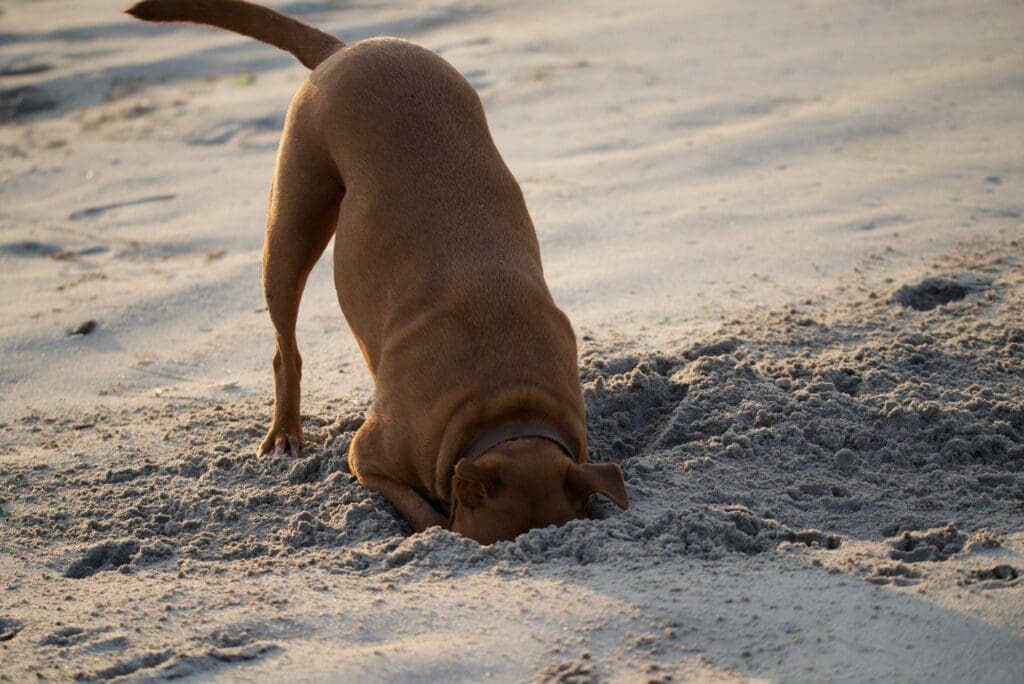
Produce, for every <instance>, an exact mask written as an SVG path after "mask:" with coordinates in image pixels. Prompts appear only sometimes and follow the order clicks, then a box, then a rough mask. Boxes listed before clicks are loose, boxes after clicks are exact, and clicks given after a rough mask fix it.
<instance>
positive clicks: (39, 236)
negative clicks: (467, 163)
mask: <svg viewBox="0 0 1024 684" xmlns="http://www.w3.org/2000/svg"><path fill="white" fill-rule="evenodd" d="M276 6H278V7H280V8H282V9H284V10H286V11H288V12H290V13H294V14H298V15H299V16H302V17H303V18H304V19H306V20H307V21H310V22H313V23H316V24H317V25H319V26H322V27H325V28H326V29H328V30H331V31H333V32H334V33H336V34H338V35H340V36H342V37H344V38H346V39H349V40H352V39H356V38H360V37H365V36H370V35H379V34H393V35H401V36H403V37H407V38H410V39H412V40H415V41H417V42H419V43H421V44H424V45H427V46H429V47H431V48H433V49H436V50H438V51H440V52H441V53H442V54H443V55H444V56H445V57H446V58H448V59H449V60H450V61H452V62H453V63H454V64H455V65H456V66H457V67H458V68H459V69H460V70H461V71H462V72H463V73H464V74H465V75H466V76H467V78H469V79H470V81H471V82H472V83H473V84H474V85H475V86H476V87H477V89H478V90H479V91H480V92H481V95H482V97H483V99H484V103H485V106H486V108H487V111H488V115H489V118H490V121H491V125H492V127H493V129H494V134H495V137H496V139H497V142H498V145H499V148H500V149H501V150H502V152H503V153H504V155H505V157H506V160H507V161H508V163H509V165H510V167H511V168H512V170H513V172H514V173H515V174H516V175H517V177H518V178H519V180H520V182H521V183H522V184H523V187H524V191H525V192H526V195H527V200H528V202H529V205H530V208H531V213H532V214H533V217H534V220H535V223H536V224H537V227H538V233H539V236H540V239H541V244H542V250H543V254H544V260H545V272H546V274H547V278H548V280H549V283H550V284H551V287H552V290H553V292H554V295H555V298H556V300H557V301H558V302H559V303H560V304H561V305H562V306H563V308H564V309H566V311H567V312H568V313H569V315H570V317H571V318H572V320H573V321H574V323H575V324H576V328H577V332H578V333H579V335H580V350H581V354H580V372H581V377H582V379H583V382H584V388H585V397H586V402H587V410H588V420H589V434H590V440H591V453H590V456H591V458H592V460H594V461H598V462H605V461H615V462H617V463H619V464H620V465H621V467H622V468H623V471H624V473H625V475H626V479H627V485H628V489H629V494H630V499H631V503H632V506H631V508H630V510H629V511H626V512H620V511H618V510H617V509H616V508H615V507H614V506H613V505H612V504H610V503H609V502H606V501H600V502H598V503H597V505H596V506H595V508H594V513H593V516H592V519H590V520H586V521H579V522H574V523H571V524H569V525H567V526H565V527H563V528H559V529H553V528H552V529H544V530H534V531H532V532H530V533H529V534H526V535H523V536H521V537H520V538H518V539H517V540H515V541H513V542H507V543H501V544H497V545H494V546H492V547H480V546H478V545H476V544H475V543H473V542H470V541H468V540H465V539H463V538H460V537H458V536H456V535H453V534H450V533H448V532H445V531H443V530H439V529H434V530H430V531H428V532H426V533H424V534H419V535H411V534H410V533H409V530H408V528H407V527H406V526H405V525H404V523H403V522H402V521H401V520H400V519H399V518H398V517H397V516H396V515H395V513H394V511H393V510H392V509H391V508H390V507H389V506H388V505H387V504H386V503H385V502H384V501H383V499H382V498H381V497H379V496H378V495H376V494H374V493H372V492H369V491H367V490H365V489H363V488H362V487H360V486H359V485H358V484H357V483H355V481H354V478H353V477H352V476H351V474H350V473H349V472H348V470H347V464H346V463H345V454H346V449H347V446H348V443H349V441H350V439H351V437H352V434H353V433H354V431H355V430H356V429H357V428H358V426H359V425H360V422H361V420H362V416H363V414H364V412H365V409H366V407H367V406H368V402H369V399H370V397H371V393H372V384H371V382H370V379H369V377H368V375H367V373H366V372H365V369H364V368H363V367H362V363H361V360H360V358H359V354H358V350H357V348H356V347H355V344H354V343H353V341H352V340H351V336H350V335H349V333H348V332H347V330H346V328H345V326H344V321H343V319H342V318H341V315H340V312H339V311H338V309H337V304H336V302H335V297H334V293H333V290H332V287H331V275H330V269H331V264H330V260H329V259H328V258H325V260H324V262H322V263H321V264H320V265H319V266H318V268H317V270H316V271H315V272H314V274H313V277H312V278H311V281H310V284H309V286H308V292H307V297H306V299H305V301H304V304H303V311H302V316H301V318H300V329H299V342H300V346H301V348H302V350H303V355H304V360H305V370H306V372H305V373H304V392H305V396H306V404H305V406H304V412H305V416H304V424H305V427H306V430H307V437H308V438H309V441H310V447H309V449H308V450H307V452H306V453H305V454H304V455H303V457H302V458H301V459H292V458H290V457H284V458H275V457H272V456H271V457H266V458H257V457H256V456H255V448H256V446H257V444H258V441H259V438H260V437H261V436H262V434H263V432H264V430H265V427H266V422H267V420H268V418H269V410H270V406H269V404H270V402H269V399H270V397H271V390H272V385H271V379H270V373H269V358H270V355H271V352H272V339H273V336H272V329H271V327H270V324H269V321H268V320H267V317H266V313H265V311H264V308H263V303H262V298H261V293H260V288H259V250H260V246H261V240H262V236H261V225H262V221H263V212H264V203H265V197H266V191H267V184H268V182H269V178H270V172H271V169H272V166H273V157H274V151H275V147H276V143H277V140H278V134H279V130H280V125H281V122H282V120H283V113H284V110H285V108H286V106H287V102H288V99H289V97H290V95H291V93H292V92H293V91H294V89H295V88H296V87H297V85H298V83H300V82H301V79H302V78H303V77H304V73H305V72H304V71H303V69H302V68H301V67H300V66H298V65H297V64H295V63H294V61H293V60H292V59H291V58H290V57H288V56H287V55H282V54H280V53H277V52H275V51H274V50H273V49H271V48H268V47H266V46H262V45H259V44H257V43H255V42H253V41H246V40H244V39H241V38H236V37H233V36H230V35H227V34H222V33H218V32H215V31H212V30H211V31H205V30H203V29H197V28H192V27H154V26H147V25H144V24H141V23H139V22H131V21H128V19H127V18H123V17H122V16H121V15H119V14H118V13H117V10H118V9H120V5H119V4H116V3H109V2H94V3H69V2H49V3H31V2H25V3H12V4H9V5H6V6H5V7H4V8H3V11H4V14H3V31H2V35H0V121H2V123H0V155H2V156H0V159H2V160H3V163H2V166H0V198H2V199H0V265H2V269H0V282H2V288H3V292H4V294H5V296H4V297H3V298H2V301H0V312H2V316H3V320H4V326H3V330H2V332H0V359H2V363H0V386H2V388H3V391H2V392H0V578H2V579H0V582H2V585H3V593H2V595H0V679H6V680H10V681H22V680H24V679H26V678H28V677H30V676H39V675H41V676H43V677H46V678H49V679H56V680H67V679H72V678H78V679H83V680H107V679H116V678H120V679H123V680H150V679H154V678H183V679H186V680H188V679H194V680H204V681H205V680H209V679H212V678H218V679H231V680H234V679H259V680H263V679H270V678H274V679H278V680H283V681H296V680H314V681H318V680H355V679H366V678H376V679H381V678H385V679H388V680H394V681H422V680H424V679H444V680H467V681H478V680H481V679H487V678H493V679H496V680H499V681H523V680H525V681H530V680H537V681H577V682H583V681H587V682H589V681H609V680H610V681H668V680H669V679H672V680H676V681H678V680H687V681H688V680H708V681H710V680H714V681H718V680H725V681H731V680H770V681H774V680H779V681H821V680H836V681H868V680H875V681H892V680H901V681H950V682H954V681H963V680H965V679H974V680H978V681H1005V682H1016V681H1021V680H1022V679H1024V657H1022V656H1021V655H1020V654H1021V653H1024V617H1022V616H1024V580H1022V579H1021V574H1022V572H1024V525H1022V520H1024V504H1022V502H1024V324H1022V323H1021V319H1020V312H1021V311H1022V308H1024V307H1022V305H1024V224H1022V221H1021V212H1022V211H1024V205H1022V203H1021V199H1020V198H1021V197H1022V196H1024V194H1022V189H1024V188H1022V185H1024V183H1022V180H1024V170H1022V168H1021V167H1020V159H1022V158H1024V130H1022V128H1021V124H1020V120H1019V112H1020V111H1021V107H1022V106H1024V91H1022V90H1021V89H1020V87H1019V85H1020V82H1021V78H1022V74H1024V49H1022V48H1021V47H1020V45H1019V40H1017V38H1018V37H1019V36H1018V33H1019V32H1018V31H1017V27H1019V26H1020V25H1021V22H1022V20H1024V9H1022V8H1021V6H1020V5H1019V3H1010V2H1005V3H998V2H997V3H962V4H956V5H950V4H938V3H910V4H903V5H899V6H892V5H890V4H885V3H859V4H857V5H856V6H853V7H849V6H845V5H833V4H831V3H820V4H819V3H815V4H802V3H787V4H784V5H783V4H780V5H777V6H770V7H769V6H765V7H764V8H751V7H750V6H748V5H747V4H739V3H735V4H734V3H716V4H715V5H714V6H707V7H705V6H702V5H700V4H687V3H667V2H665V3H653V4H648V5H645V6H644V7H642V8H638V7H629V8H626V7H622V6H620V5H619V4H616V3H610V2H608V3H603V2H591V3H578V4H576V3H574V4H559V5H558V6H557V7H551V6H549V4H548V3H532V2H527V3H489V4H487V5H478V4H472V3H459V2H451V1H450V0H443V1H439V2H421V3H407V4H403V5H402V6H400V7H398V6H395V7H391V6H387V5H382V6H377V5H365V6H362V5H342V4H336V3H324V4H315V3H309V4H306V3H303V4H284V3H279V4H277V5H276ZM75 330H77V331H78V332H79V334H76V335H69V334H68V333H70V332H73V331H75Z"/></svg>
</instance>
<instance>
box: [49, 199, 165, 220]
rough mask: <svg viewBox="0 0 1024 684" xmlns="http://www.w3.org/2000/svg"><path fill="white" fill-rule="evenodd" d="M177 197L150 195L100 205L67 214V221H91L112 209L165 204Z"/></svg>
mask: <svg viewBox="0 0 1024 684" xmlns="http://www.w3.org/2000/svg"><path fill="white" fill-rule="evenodd" d="M175 197H177V195H173V194H172V195H150V196H149V197H139V198H137V199H130V200H124V201H121V202H113V203H111V204H101V205H99V206H95V207H86V208H85V209H79V210H78V211H73V212H71V213H70V214H68V219H69V220H71V221H81V220H83V219H93V218H96V217H97V216H101V215H103V214H105V213H107V212H108V211H113V210H114V209H120V208H122V207H131V206H135V205H136V204H149V203H150V202H167V201H170V200H172V199H174V198H175Z"/></svg>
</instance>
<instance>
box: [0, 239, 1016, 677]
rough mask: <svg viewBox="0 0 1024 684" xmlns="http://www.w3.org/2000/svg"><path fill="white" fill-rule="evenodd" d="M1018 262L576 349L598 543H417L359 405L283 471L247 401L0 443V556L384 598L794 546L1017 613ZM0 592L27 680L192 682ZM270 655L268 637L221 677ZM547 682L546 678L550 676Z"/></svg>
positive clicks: (184, 635) (314, 429) (581, 534)
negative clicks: (358, 471) (711, 328)
mask: <svg viewBox="0 0 1024 684" xmlns="http://www.w3.org/2000/svg"><path fill="white" fill-rule="evenodd" d="M1013 247H1017V245H997V246H993V247H991V248H983V247H978V246H975V247H973V248H967V249H965V250H963V252H962V253H961V254H960V255H958V256H957V257H955V258H951V259H948V260H947V261H946V262H944V263H941V264H938V265H937V267H936V269H935V273H934V274H930V275H929V277H928V278H925V279H922V280H921V281H919V282H916V283H910V284H906V285H903V286H901V287H899V288H894V289H893V291H891V292H877V293H871V294H870V295H869V296H867V297H864V298H862V299H858V300H855V301H851V302H847V303H844V304H841V305H838V306H836V307H835V308H834V309H832V310H831V311H822V310H820V309H816V308H815V307H813V306H799V305H798V306H791V307H788V308H785V309H782V310H779V311H775V312H771V313H769V314H767V315H765V316H763V317H760V318H757V319H754V320H744V321H731V322H727V323H725V324H724V325H723V326H722V328H721V330H720V331H719V332H717V333H715V334H714V335H712V336H710V337H708V338H707V339H704V340H702V341H700V342H698V343H696V344H690V345H688V346H685V347H684V348H680V349H676V350H666V351H662V352H653V351H645V350H640V349H631V348H630V345H628V344H625V343H622V342H618V343H613V342H609V341H601V340H588V341H586V342H585V344H584V347H583V350H582V360H581V374H582V377H583V379H584V387H585V395H586V401H587V409H588V417H589V426H590V439H591V458H592V460H594V461H597V462H605V461H615V462H617V463H619V464H620V465H621V467H622V469H623V471H624V473H625V476H626V480H627V483H628V487H629V494H630V499H631V501H632V507H631V509H630V510H629V511H627V512H624V513H620V512H618V511H617V510H615V509H614V507H613V506H612V505H611V504H610V503H607V502H604V501H601V502H598V504H597V505H596V506H595V510H594V516H593V519H591V520H586V521H580V522H573V523H570V524H569V525H566V526H565V527H562V528H557V529H556V528H548V529H543V530H535V531H533V532H530V533H529V534H526V535H523V536H521V537H520V538H518V539H517V540H515V541H513V542H505V543H499V544H496V545H494V546H492V547H483V548H482V547H479V546H478V545H476V544H475V543H474V542H471V541H468V540H466V539H463V538H461V537H459V536H457V535H454V534H451V533H449V532H447V531H444V530H441V529H438V528H435V529H432V530H430V531H428V532H426V533H425V534H420V535H412V536H410V534H409V530H408V529H407V528H406V526H405V525H404V523H403V522H401V520H400V519H399V518H398V517H397V516H396V514H395V512H394V511H393V510H392V509H391V508H390V506H388V505H387V504H386V503H385V502H384V501H383V499H382V498H381V497H380V496H378V495H377V494H374V493H371V492H369V491H367V490H365V489H363V488H362V487H361V486H359V485H358V484H357V483H356V482H355V481H354V478H353V477H352V476H351V474H350V473H349V472H348V468H347V464H346V454H347V448H348V444H349V442H350V441H351V438H352V435H353V433H354V430H356V429H357V428H358V427H359V425H360V424H361V421H362V415H363V411H364V408H365V404H363V405H359V404H357V405H322V406H318V407H316V408H315V409H314V411H313V412H312V413H311V414H310V415H308V416H306V417H305V424H306V425H307V427H308V430H309V434H308V437H309V440H310V447H309V449H308V451H307V452H306V454H305V455H304V456H303V457H302V458H301V459H298V460H296V459H292V458H290V457H287V456H285V457H283V458H275V457H272V456H268V457H265V458H258V457H256V456H255V455H254V447H255V445H256V444H257V443H258V440H259V437H260V436H261V433H262V430H263V427H264V423H265V421H266V419H267V411H268V406H267V405H266V403H265V402H239V403H225V404H222V405H216V406H214V405H210V404H205V403H201V402H196V403H191V404H183V405H178V404H172V405H169V406H167V407H164V408H160V409H154V408H145V409H139V410H137V411H131V412H120V413H118V412H96V413H90V414H88V415H78V416H74V417H59V418H58V417H55V416H45V415H40V414H33V415H29V416H25V417H23V418H21V419H19V420H17V421H14V422H13V423H11V424H9V425H7V426H5V427H4V429H3V438H4V442H5V446H6V447H8V448H11V447H12V446H13V445H15V444H17V443H19V442H24V441H27V440H39V439H44V440H45V445H46V447H47V449H48V451H49V452H50V453H52V455H53V463H52V464H51V463H48V462H47V460H46V459H35V460H34V461H33V462H31V463H6V464H4V465H3V466H0V477H2V480H0V482H2V486H3V490H2V491H5V492H7V494H6V495H5V496H6V497H7V500H6V501H4V502H3V503H4V508H3V510H4V516H3V523H4V530H5V533H4V535H3V537H2V542H0V543H2V547H0V550H2V552H3V554H4V555H5V556H6V557H8V558H18V557H25V556H32V557H33V559H34V563H36V564H38V563H40V562H43V563H44V564H46V565H47V566H48V567H49V568H50V569H51V571H52V573H53V576H52V577H48V578H47V579H48V581H49V582H55V583H59V584H60V586H62V587H63V589H62V591H65V592H69V593H70V594H75V593H77V592H78V590H79V586H78V584H77V583H78V582H79V581H85V582H87V581H88V578H91V577H93V576H95V575H96V574H102V573H120V574H123V575H125V576H126V579H125V580H123V581H125V582H131V579H130V577H131V576H132V575H135V574H137V573H146V574H147V575H148V574H152V573H156V574H164V575H166V574H168V573H170V574H173V575H176V576H177V577H179V578H188V577H195V576H210V575H213V576H228V577H231V576H235V577H244V576H250V575H254V574H255V575H261V574H264V573H266V574H269V575H273V576H277V577H287V576H290V577H292V578H297V577H302V576H303V572H304V571H303V568H310V567H312V568H315V569H316V570H317V572H321V571H326V572H328V573H333V574H342V575H354V576H357V577H361V578H368V577H377V576H381V577H385V578H388V579H389V581H395V580H396V578H402V580H403V581H410V579H411V578H423V577H425V576H427V575H428V573H430V572H432V571H433V572H438V571H440V572H442V573H443V574H444V576H445V577H447V578H449V579H448V581H449V582H453V583H458V582H460V581H464V580H463V579H461V578H462V577H463V576H464V575H465V574H466V573H467V572H469V573H477V572H481V571H487V570H492V571H493V570H495V569H500V572H502V573H509V574H513V575H514V574H516V573H523V572H526V573H529V572H535V571H540V572H542V573H544V572H549V571H554V568H553V567H552V566H556V567H557V566H565V565H566V564H568V565H569V566H574V567H579V566H588V565H595V566H598V567H600V568H601V570H602V571H605V572H611V573H614V574H620V575H628V574H629V573H630V572H631V571H633V570H635V569H636V568H638V567H645V568H651V567H656V566H657V565H658V564H660V563H668V564H671V563H673V562H677V561H678V560H679V559H680V558H681V557H694V558H697V559H710V560H721V559H723V558H727V557H729V556H730V555H731V554H747V555H755V554H765V553H768V554H776V555H777V554H779V553H780V552H784V551H787V550H789V549H790V548H791V547H810V549H811V550H812V551H814V552H816V553H818V561H817V562H819V563H822V562H824V563H825V564H827V565H830V566H833V567H835V568H837V569H841V570H842V571H844V572H848V573H851V574H853V575H858V576H862V577H864V578H866V579H867V580H869V581H871V582H875V583H881V584H884V583H889V582H896V583H900V584H904V585H905V584H915V583H919V582H922V581H924V580H925V579H927V578H928V576H929V575H930V574H932V573H934V572H935V570H934V568H935V567H936V566H937V565H938V564H941V562H943V561H947V560H949V559H951V558H954V559H955V558H972V559H978V560H979V561H980V565H979V564H978V563H969V564H965V565H963V566H962V568H958V572H959V574H960V575H961V576H960V577H959V579H958V581H959V582H961V583H965V584H967V583H975V582H982V583H984V584H985V586H987V587H993V588H995V587H1008V588H1014V590H1015V591H1019V590H1020V587H1021V582H1022V581H1024V580H1021V579H1020V574H1021V573H1022V572H1024V565H1022V564H1021V563H1020V560H1019V558H1020V557H1019V555H1018V556H1016V560H1013V561H1012V562H1006V561H1005V560H1001V559H1000V558H992V559H987V557H986V556H985V555H984V554H986V553H989V552H991V551H992V550H1000V549H1001V548H1002V546H1003V544H1004V541H1005V535H1006V534H1007V533H1018V537H1019V531H1020V520H1021V516H1022V514H1024V504H1022V502H1024V327H1022V326H1021V322H1020V320H1019V318H1018V316H1017V314H1018V312H1019V311H1021V310H1022V305H1024V287H1022V285H1024V261H1022V259H1021V258H1020V256H1019V254H1017V255H1014V256H1005V255H1006V254H1008V253H1009V252H1010V251H1011V250H1010V249H1008V248H1013ZM967 281H970V282H973V283H983V285H981V284H979V285H977V286H975V287H971V288H966V289H963V290H959V291H957V293H954V294H953V295H951V296H950V297H943V299H948V300H949V301H945V302H944V303H939V302H938V301H933V302H932V304H934V305H930V306H929V307H927V308H924V307H915V306H908V304H907V303H906V302H907V301H908V297H907V293H908V292H911V293H913V297H911V298H910V301H919V300H920V299H921V298H923V297H929V296H931V294H930V293H932V292H933V291H934V290H936V288H937V285H936V283H956V282H967ZM939 289H941V288H939ZM933 299H935V298H934V297H933ZM920 308H924V310H918V309H920ZM142 423H144V424H159V425H161V426H162V427H164V428H166V433H165V434H164V435H163V437H162V440H161V441H158V442H155V443H151V442H147V441H145V439H140V433H139V432H138V431H137V430H135V429H133V426H136V425H139V424H142ZM141 434H142V435H144V434H145V433H141ZM69 453H70V454H72V458H71V459H67V457H66V454H69ZM857 542H874V543H875V546H874V547H871V548H868V549H867V550H865V547H863V546H858V545H857ZM1018 542H1019V540H1018ZM851 545H852V546H853V547H855V548H856V550H847V547H848V546H851ZM555 572H557V571H555ZM10 581H11V584H10V586H9V587H8V590H9V592H10V593H9V599H8V601H9V603H8V608H7V609H6V614H5V615H3V616H2V617H3V619H4V623H3V625H4V629H5V630H6V634H7V635H8V636H7V639H8V641H9V643H8V645H7V649H8V653H9V654H12V653H16V654H17V656H18V660H19V661H20V662H21V663H23V664H25V665H28V664H31V665H32V666H33V667H38V668H41V671H43V672H46V673H48V674H51V675H61V674H63V675H68V674H73V673H78V672H81V673H84V674H85V675H86V676H87V677H96V678H103V677H104V676H106V675H109V674H111V673H112V672H114V671H115V670H112V669H111V668H115V669H116V668H122V669H131V670H137V671H139V672H145V673H146V675H147V676H149V675H160V676H164V675H166V676H171V675H174V674H175V673H177V672H178V671H179V670H180V669H181V668H182V667H183V665H182V661H183V659H184V660H186V661H188V662H190V663H192V661H193V660H194V659H195V656H194V654H191V655H190V654H189V653H188V651H187V649H183V648H182V646H181V643H182V640H184V641H185V642H187V641H188V639H189V638H191V637H192V636H194V635H193V634H192V633H191V632H192V630H191V629H188V628H184V629H181V628H179V634H178V635H177V636H176V637H174V638H167V637H160V640H161V644H162V646H164V647H165V650H162V651H160V654H159V657H151V658H149V659H148V660H147V656H146V655H145V652H140V653H139V654H138V655H136V656H135V660H131V661H130V662H131V663H132V664H131V665H130V666H125V665H124V664H123V663H124V658H125V653H122V652H120V650H118V655H117V657H116V658H114V659H112V660H111V659H109V658H107V657H106V656H105V655H103V654H102V653H98V652H97V649H96V648H95V644H94V642H93V640H92V639H90V638H87V637H84V636H82V634H83V633H84V632H83V630H84V628H81V627H77V626H74V627H59V626H58V622H57V621H56V617H57V616H56V615H55V614H52V613H50V614H44V615H36V621H34V622H32V623H27V622H25V621H24V620H23V618H19V617H18V615H19V614H20V611H19V605H23V603H24V600H25V599H26V598H27V597H26V594H27V593H28V592H30V591H31V589H30V587H32V586H33V584H35V583H36V582H38V580H32V579H29V578H28V577H27V576H25V575H24V574H22V573H20V572H16V573H15V575H14V577H13V578H12V580H10ZM140 619H141V620H145V619H146V618H145V615H144V611H143V614H142V615H136V614H135V612H134V608H133V606H131V605H122V606H121V607H120V608H119V609H118V611H117V617H116V618H115V621H116V622H118V623H119V624H120V626H121V627H122V628H130V627H131V626H132V625H134V624H136V622H137V621H138V620H140ZM21 627H25V629H24V631H19V629H20V628H21ZM69 630H71V631H69ZM75 630H77V631H75ZM151 638H152V637H151ZM287 648H288V645H287V640H286V639H285V640H282V641H278V642H276V645H275V646H274V647H273V648H270V647H266V648H262V650H261V649H260V648H258V647H257V648H256V650H255V651H254V650H253V649H252V648H249V650H246V651H245V654H246V655H244V657H243V656H242V655H237V654H235V655H230V654H229V656H225V657H224V658H223V659H221V661H223V660H226V661H227V662H231V661H232V659H235V658H237V659H241V660H247V659H249V658H258V657H262V656H267V655H269V654H271V653H272V652H274V651H276V650H280V649H287ZM10 649H14V650H13V652H12V651H11V650H10ZM100 650H101V651H102V649H100ZM127 650H128V651H129V652H131V651H132V650H133V649H127ZM144 650H145V649H144ZM230 653H234V651H232V652H230ZM139 658H141V660H139ZM214 661H216V662H220V661H217V657H216V656H215V657H214ZM1018 664H1019V662H1018ZM193 665H194V663H193ZM563 665H564V664H563ZM577 665H578V663H577ZM207 666H209V664H207V665H204V666H203V667H204V668H205V667H207ZM190 667H191V666H190ZM559 667H562V666H557V667H555V670H551V671H545V672H547V674H548V675H550V676H551V677H553V678H556V679H557V678H559V677H562V678H563V679H565V677H564V676H563V675H566V672H567V671H563V670H561V669H558V668H559ZM573 667H575V665H574V666H573ZM563 669H564V668H563ZM571 669H572V668H570V670H571ZM190 671H191V670H190ZM200 671H203V668H200ZM573 671H575V670H573ZM577 674H580V673H577ZM585 674H586V673H582V674H580V676H583V675H585ZM591 674H594V673H591ZM586 678H587V677H586V676H583V679H586Z"/></svg>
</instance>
